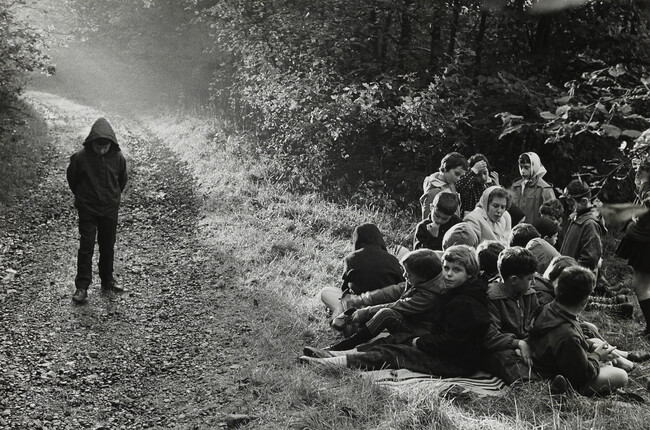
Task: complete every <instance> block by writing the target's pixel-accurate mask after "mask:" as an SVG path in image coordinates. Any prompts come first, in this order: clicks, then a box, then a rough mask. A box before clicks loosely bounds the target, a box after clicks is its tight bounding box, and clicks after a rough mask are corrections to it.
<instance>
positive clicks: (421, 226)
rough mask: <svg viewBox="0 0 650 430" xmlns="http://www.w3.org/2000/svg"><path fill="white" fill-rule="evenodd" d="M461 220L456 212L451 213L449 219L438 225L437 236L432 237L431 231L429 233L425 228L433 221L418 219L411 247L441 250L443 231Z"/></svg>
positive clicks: (445, 231)
mask: <svg viewBox="0 0 650 430" xmlns="http://www.w3.org/2000/svg"><path fill="white" fill-rule="evenodd" d="M462 221H463V220H461V219H460V217H458V216H457V215H456V214H454V215H452V216H451V218H450V219H449V221H447V222H446V223H444V224H441V225H440V227H439V228H438V236H436V237H433V236H432V235H431V233H429V230H427V226H428V225H429V224H431V223H433V221H431V218H428V219H425V220H423V221H420V222H419V223H418V225H417V227H416V228H415V235H414V236H413V249H420V248H427V249H433V250H434V251H442V238H443V237H444V236H445V233H447V231H449V229H450V228H452V227H453V226H455V225H456V224H458V223H460V222H462Z"/></svg>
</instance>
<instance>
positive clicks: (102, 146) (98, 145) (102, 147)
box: [92, 140, 111, 155]
mask: <svg viewBox="0 0 650 430" xmlns="http://www.w3.org/2000/svg"><path fill="white" fill-rule="evenodd" d="M92 145H93V151H95V153H96V154H99V155H104V154H106V153H107V152H108V149H109V148H110V147H111V144H110V142H108V144H107V143H105V142H104V141H102V140H95V141H93V142H92Z"/></svg>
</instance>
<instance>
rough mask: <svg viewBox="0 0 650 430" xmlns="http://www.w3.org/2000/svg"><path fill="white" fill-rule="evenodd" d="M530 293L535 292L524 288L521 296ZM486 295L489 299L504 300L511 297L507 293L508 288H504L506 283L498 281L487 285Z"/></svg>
mask: <svg viewBox="0 0 650 430" xmlns="http://www.w3.org/2000/svg"><path fill="white" fill-rule="evenodd" d="M531 294H537V293H536V292H535V290H534V289H532V288H529V289H528V290H526V291H525V292H524V293H522V294H521V295H522V296H529V295H531ZM487 295H488V297H489V298H490V299H491V300H504V299H508V298H511V296H510V294H508V290H507V289H506V284H504V283H503V282H501V280H500V279H499V281H497V282H493V283H491V284H489V285H488V289H487Z"/></svg>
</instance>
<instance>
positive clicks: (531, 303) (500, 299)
mask: <svg viewBox="0 0 650 430" xmlns="http://www.w3.org/2000/svg"><path fill="white" fill-rule="evenodd" d="M497 266H498V270H499V274H500V277H501V278H500V280H499V281H500V282H499V281H498V282H494V283H491V284H490V285H489V286H488V291H487V295H488V310H489V311H490V316H491V317H492V324H491V325H490V329H489V330H488V334H487V336H486V337H485V348H486V349H487V351H488V353H487V355H486V361H485V370H487V371H488V372H490V373H492V374H493V375H496V376H498V377H500V378H501V379H503V380H504V381H505V382H506V383H507V384H512V383H513V382H515V381H518V380H532V379H539V376H538V375H537V374H536V373H534V372H532V370H531V366H532V364H533V363H532V359H531V356H530V348H529V346H528V343H527V340H526V339H527V337H528V331H527V330H528V325H529V324H530V321H531V320H532V318H533V313H534V311H535V309H537V307H538V302H537V295H536V293H535V290H534V289H533V285H535V272H536V270H537V261H536V260H535V257H534V256H533V254H531V252H530V251H528V250H527V249H524V248H521V247H513V248H506V249H504V250H503V251H502V252H501V254H499V260H498V263H497Z"/></svg>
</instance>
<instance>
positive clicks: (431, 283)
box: [413, 273, 444, 293]
mask: <svg viewBox="0 0 650 430" xmlns="http://www.w3.org/2000/svg"><path fill="white" fill-rule="evenodd" d="M413 287H415V288H420V289H422V290H427V291H432V292H434V293H442V290H444V282H443V279H442V273H438V274H437V275H436V277H435V278H433V279H429V280H428V281H427V282H423V283H421V284H417V285H414V286H413Z"/></svg>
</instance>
